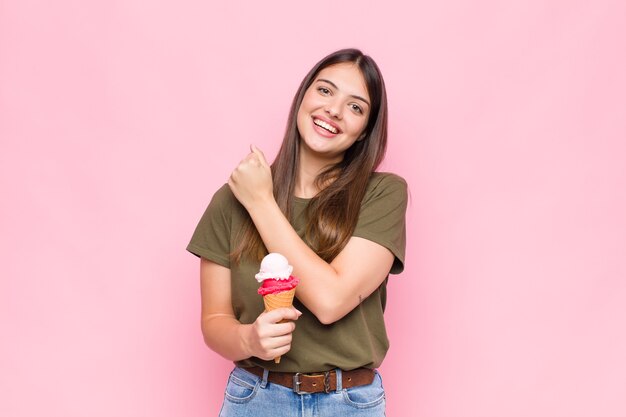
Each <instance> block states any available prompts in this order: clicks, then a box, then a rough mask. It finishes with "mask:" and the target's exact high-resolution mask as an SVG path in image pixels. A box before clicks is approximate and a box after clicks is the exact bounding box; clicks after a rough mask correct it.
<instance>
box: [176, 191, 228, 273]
mask: <svg viewBox="0 0 626 417" xmlns="http://www.w3.org/2000/svg"><path fill="white" fill-rule="evenodd" d="M234 199H235V197H234V196H233V194H232V192H231V191H230V188H229V187H228V185H227V184H225V185H224V186H222V188H220V189H219V190H218V191H217V192H216V193H215V194H214V195H213V198H212V199H211V202H210V203H209V206H208V207H207V209H206V210H205V211H204V214H203V215H202V218H201V219H200V222H199V223H198V225H197V226H196V230H195V231H194V233H193V236H192V237H191V241H190V242H189V245H187V250H188V251H189V252H191V253H193V254H194V255H196V256H198V257H202V258H205V259H208V260H210V261H213V262H215V263H217V264H219V265H222V266H224V267H226V268H230V256H229V254H230V252H231V247H230V234H231V224H232V222H231V219H232V214H233V203H234Z"/></svg>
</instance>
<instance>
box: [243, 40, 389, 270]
mask: <svg viewBox="0 0 626 417" xmlns="http://www.w3.org/2000/svg"><path fill="white" fill-rule="evenodd" d="M339 63H353V64H355V65H356V66H357V67H358V68H359V70H360V71H361V74H362V75H363V78H364V79H365V85H366V86H367V92H368V94H369V96H370V100H371V107H370V114H369V119H368V122H367V126H366V127H365V130H364V132H363V139H362V140H359V141H356V142H354V144H353V145H352V146H351V147H350V148H348V149H347V150H346V152H345V154H344V157H343V160H342V161H340V162H338V163H337V164H335V165H332V166H330V167H328V168H327V169H325V170H324V171H322V172H321V173H320V174H319V175H318V176H317V178H316V180H315V182H316V186H317V187H318V189H321V191H320V192H319V193H318V194H317V195H316V196H315V197H313V198H312V199H311V200H310V202H309V205H308V207H307V212H306V215H307V224H306V239H307V240H308V241H309V242H310V243H311V246H312V248H313V250H314V251H315V252H316V253H317V254H318V255H319V256H320V257H321V258H322V259H324V260H325V261H327V262H330V261H331V260H332V259H334V258H335V256H337V255H338V254H339V252H340V251H341V249H343V247H344V246H345V245H346V243H347V242H348V239H350V236H351V235H352V232H353V231H354V228H355V227H356V223H357V220H358V217H359V211H360V208H361V201H362V200H363V196H364V195H365V191H366V188H367V184H368V181H369V179H370V176H371V174H372V172H374V170H375V169H376V168H377V167H378V165H380V163H381V162H382V160H383V157H384V156H385V150H386V148H387V93H386V91H385V83H384V81H383V77H382V74H381V72H380V69H379V68H378V66H377V65H376V63H375V62H374V60H373V59H372V58H370V57H369V56H367V55H364V54H363V53H362V52H361V51H359V50H358V49H342V50H339V51H337V52H334V53H332V54H330V55H328V56H326V57H325V58H324V59H322V60H321V61H320V62H318V63H317V64H316V65H315V66H314V67H313V68H312V69H311V71H309V73H308V74H307V75H306V77H304V80H302V83H301V84H300V87H299V88H298V91H297V92H296V95H295V97H294V99H293V102H292V104H291V109H290V111H289V118H288V119H287V129H286V131H285V136H284V138H283V143H282V145H281V147H280V150H279V151H278V155H277V156H276V159H275V160H274V162H273V163H272V166H271V168H272V178H273V184H274V197H275V198H276V202H277V204H278V206H279V207H280V209H281V211H282V212H283V214H284V215H285V216H286V217H287V219H291V214H292V202H293V195H294V189H295V182H296V175H297V172H298V163H299V153H300V132H299V131H298V127H297V124H296V122H297V114H298V109H299V108H300V104H301V103H302V99H303V97H304V94H305V92H306V90H307V89H308V88H309V86H310V85H311V84H312V83H313V81H314V80H315V77H316V76H317V74H318V73H319V72H320V71H321V70H323V69H324V68H326V67H329V66H331V65H334V64H339ZM265 254H267V249H266V248H265V245H264V244H263V241H262V240H261V237H260V235H259V233H258V231H257V230H256V228H255V227H254V223H253V222H252V219H251V218H250V217H249V216H248V217H247V219H246V220H245V223H244V225H243V228H242V229H241V233H240V234H239V239H238V243H237V246H236V248H235V250H234V251H233V253H232V254H231V256H232V260H233V261H234V262H239V261H241V259H242V257H251V258H253V259H254V258H256V259H258V260H261V258H262V257H263V256H264V255H265Z"/></svg>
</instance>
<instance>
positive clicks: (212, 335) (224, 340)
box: [202, 314, 251, 361]
mask: <svg viewBox="0 0 626 417" xmlns="http://www.w3.org/2000/svg"><path fill="white" fill-rule="evenodd" d="M250 326H251V325H247V324H241V323H240V322H239V321H238V320H237V319H235V318H234V317H233V316H230V315H226V314H221V315H217V314H216V315H211V316H208V317H205V318H203V319H202V334H203V336H204V343H206V345H207V346H208V347H209V348H210V349H211V350H213V351H214V352H215V353H217V354H219V355H220V356H222V357H224V358H225V359H229V360H231V361H240V360H243V359H247V358H249V357H250V356H251V355H250V353H249V347H248V344H247V342H246V332H248V330H249V329H248V328H249V327H250Z"/></svg>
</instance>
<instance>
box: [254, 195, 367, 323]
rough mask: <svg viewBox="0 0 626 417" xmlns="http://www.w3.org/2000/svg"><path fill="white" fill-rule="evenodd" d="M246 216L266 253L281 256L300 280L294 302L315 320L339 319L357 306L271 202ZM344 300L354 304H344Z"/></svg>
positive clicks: (339, 279) (332, 270)
mask: <svg viewBox="0 0 626 417" xmlns="http://www.w3.org/2000/svg"><path fill="white" fill-rule="evenodd" d="M248 212H249V214H250V216H251V218H252V221H253V222H254V224H255V226H256V228H257V230H258V232H259V234H260V236H261V239H262V240H263V243H264V244H265V246H266V247H267V249H268V251H269V252H278V253H281V254H283V255H284V256H285V257H287V259H289V263H290V264H291V265H293V267H294V272H293V273H294V275H295V276H297V277H298V278H300V284H299V285H298V288H297V290H296V291H297V295H298V299H299V300H300V301H301V302H302V303H303V304H304V305H305V306H306V307H307V308H308V309H309V310H311V311H312V312H313V313H314V314H315V315H316V316H317V317H318V318H320V319H321V320H322V321H326V320H324V319H322V317H324V316H337V315H340V316H343V315H345V314H347V313H348V312H349V311H350V310H352V308H354V307H355V306H356V305H357V304H358V302H359V300H358V295H354V294H353V292H352V291H351V289H350V287H349V285H347V284H348V283H347V282H346V281H345V280H343V279H342V275H341V271H338V270H337V269H336V268H335V267H334V266H333V265H332V264H329V263H327V262H326V261H324V260H323V259H322V258H320V257H319V256H318V255H317V254H316V253H315V252H314V251H313V250H312V249H311V248H309V247H308V246H307V245H306V243H305V242H304V241H303V240H302V239H301V238H300V236H298V234H297V233H296V231H295V230H294V229H293V227H292V226H291V224H290V223H289V222H288V221H287V219H286V218H285V216H284V215H283V213H282V212H281V211H280V208H279V207H278V205H277V204H276V202H275V201H274V200H273V199H272V200H266V201H263V202H259V203H257V204H255V205H254V206H253V207H250V208H249V209H248ZM348 297H352V298H354V300H352V302H349V301H348V302H347V300H346V299H347V298H348ZM341 306H344V308H341ZM337 309H339V310H340V311H337ZM329 310H332V311H331V312H330V314H329ZM328 321H333V320H328Z"/></svg>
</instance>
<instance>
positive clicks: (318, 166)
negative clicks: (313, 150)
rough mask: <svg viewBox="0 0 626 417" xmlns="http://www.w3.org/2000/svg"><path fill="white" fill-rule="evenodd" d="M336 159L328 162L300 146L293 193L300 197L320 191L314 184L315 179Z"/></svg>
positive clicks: (309, 196)
mask: <svg viewBox="0 0 626 417" xmlns="http://www.w3.org/2000/svg"><path fill="white" fill-rule="evenodd" d="M336 162H337V161H332V162H329V161H328V160H326V159H321V158H316V157H315V156H314V155H311V154H310V153H308V152H306V150H305V149H304V147H300V157H299V163H298V173H297V176H296V185H295V190H294V195H295V196H296V197H300V198H312V197H315V195H317V193H319V192H320V191H321V189H319V188H318V187H317V186H316V185H315V179H316V178H317V176H318V175H319V173H320V172H322V171H323V170H324V169H326V168H328V166H329V165H331V164H333V163H336Z"/></svg>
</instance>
